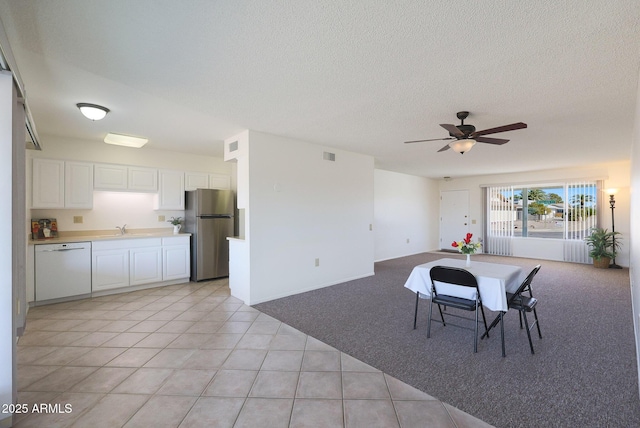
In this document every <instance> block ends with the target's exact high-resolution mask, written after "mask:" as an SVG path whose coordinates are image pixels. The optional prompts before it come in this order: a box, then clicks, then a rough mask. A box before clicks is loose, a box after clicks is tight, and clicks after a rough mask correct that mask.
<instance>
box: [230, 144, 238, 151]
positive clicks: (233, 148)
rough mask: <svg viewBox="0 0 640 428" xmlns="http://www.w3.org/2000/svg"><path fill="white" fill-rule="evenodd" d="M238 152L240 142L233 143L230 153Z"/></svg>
mask: <svg viewBox="0 0 640 428" xmlns="http://www.w3.org/2000/svg"><path fill="white" fill-rule="evenodd" d="M237 150H238V142H237V141H234V142H232V143H229V152H230V153H231V152H235V151H237Z"/></svg>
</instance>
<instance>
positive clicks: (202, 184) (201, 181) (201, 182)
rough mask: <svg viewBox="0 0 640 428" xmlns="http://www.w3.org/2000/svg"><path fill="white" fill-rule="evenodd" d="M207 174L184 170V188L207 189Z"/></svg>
mask: <svg viewBox="0 0 640 428" xmlns="http://www.w3.org/2000/svg"><path fill="white" fill-rule="evenodd" d="M208 188H209V174H207V173H206V172H185V173H184V190H196V189H208Z"/></svg>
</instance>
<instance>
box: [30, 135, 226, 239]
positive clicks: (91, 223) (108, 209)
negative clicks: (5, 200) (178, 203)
mask: <svg viewBox="0 0 640 428" xmlns="http://www.w3.org/2000/svg"><path fill="white" fill-rule="evenodd" d="M41 138H42V137H41ZM43 139H44V143H43V150H42V151H34V150H29V151H28V152H27V156H28V159H27V168H28V169H27V181H28V182H27V193H28V194H27V197H28V200H29V201H30V200H31V199H30V198H31V159H33V158H36V157H37V158H50V159H67V160H78V161H87V162H96V163H116V164H123V165H138V166H146V167H153V168H163V169H174V170H182V171H193V172H207V173H218V174H225V175H230V176H231V175H233V174H234V173H235V168H234V166H233V165H232V164H230V163H225V162H224V161H223V160H222V158H216V157H211V156H200V155H191V154H187V153H180V152H169V151H163V150H153V149H149V148H144V147H143V148H141V149H134V148H128V147H119V146H114V145H110V144H104V143H100V142H88V141H78V140H67V139H61V138H59V137H52V136H47V137H46V138H43ZM154 198H155V196H154V194H151V193H130V192H102V191H95V192H94V201H93V209H92V210H80V209H71V210H68V209H65V210H60V209H59V210H52V209H47V210H43V209H38V210H31V216H32V218H55V219H57V220H58V228H59V230H61V231H81V230H109V229H113V230H115V226H116V225H119V226H121V225H123V224H127V225H128V227H129V228H131V229H148V228H171V225H170V224H169V223H167V222H166V221H164V222H161V221H158V216H159V215H164V216H165V218H166V220H168V219H169V218H170V217H172V216H173V217H178V216H180V217H184V211H169V210H154ZM74 216H82V217H83V223H73V217H74Z"/></svg>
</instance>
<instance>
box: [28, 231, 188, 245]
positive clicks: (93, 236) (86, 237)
mask: <svg viewBox="0 0 640 428" xmlns="http://www.w3.org/2000/svg"><path fill="white" fill-rule="evenodd" d="M174 236H175V237H177V236H191V234H190V233H177V234H176V233H173V229H166V228H162V229H132V230H131V231H128V232H127V233H125V234H124V235H121V234H120V232H118V231H115V232H113V231H111V230H108V231H104V230H86V231H74V232H59V233H58V237H57V238H49V239H29V245H42V244H65V243H69V242H87V241H91V242H93V241H109V240H120V239H142V238H170V237H174Z"/></svg>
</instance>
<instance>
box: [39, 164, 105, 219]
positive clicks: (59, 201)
mask: <svg viewBox="0 0 640 428" xmlns="http://www.w3.org/2000/svg"><path fill="white" fill-rule="evenodd" d="M92 207H93V164H90V163H85V162H72V161H63V160H56V159H39V158H36V159H33V188H32V203H31V208H83V209H91V208H92Z"/></svg>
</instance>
